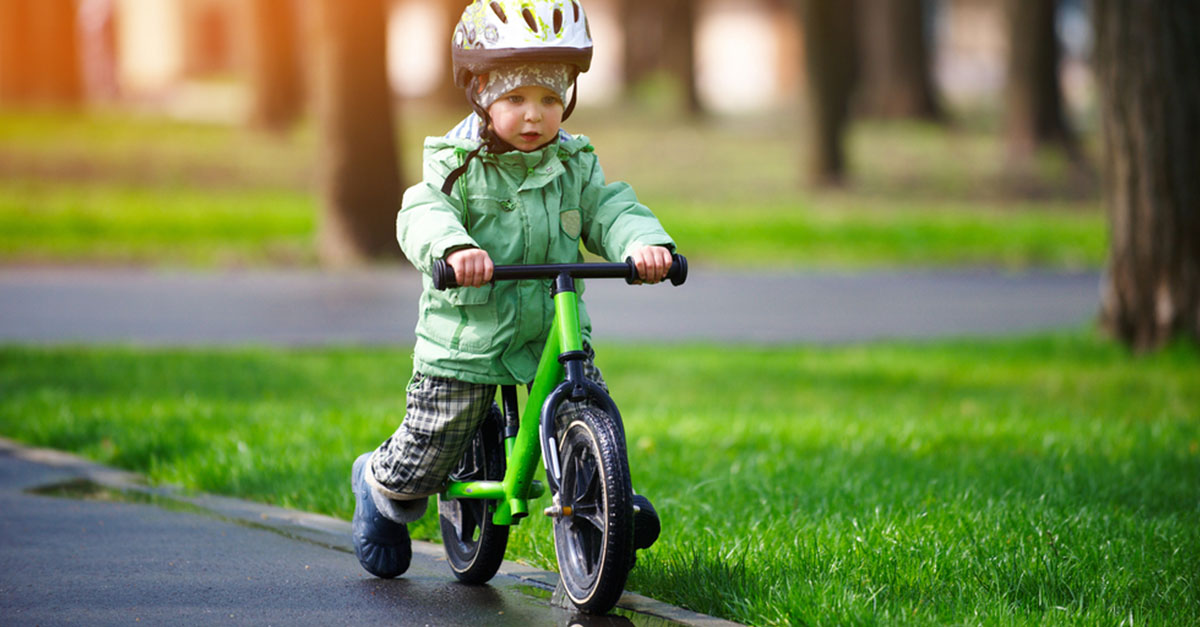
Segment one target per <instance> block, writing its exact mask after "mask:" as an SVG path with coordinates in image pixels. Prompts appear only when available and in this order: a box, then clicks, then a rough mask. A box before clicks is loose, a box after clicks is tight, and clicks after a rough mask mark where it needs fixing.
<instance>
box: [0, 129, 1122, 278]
mask: <svg viewBox="0 0 1200 627" xmlns="http://www.w3.org/2000/svg"><path fill="white" fill-rule="evenodd" d="M402 111H403V113H404V116H403V118H402V124H401V128H400V131H399V135H400V137H401V140H400V143H399V146H400V149H399V151H400V157H401V159H402V169H403V172H404V177H405V180H407V181H413V180H415V177H417V176H418V175H419V171H420V161H419V156H420V152H421V141H422V137H423V136H424V135H427V134H440V133H441V132H443V131H444V130H446V129H448V128H449V127H450V126H452V125H453V123H454V122H455V121H456V118H457V117H459V114H460V113H462V112H457V111H437V110H432V109H427V108H422V107H419V106H417V107H407V108H405V109H403V110H402ZM567 128H568V129H570V130H578V131H581V132H584V133H586V134H588V135H589V136H590V137H591V138H592V141H593V143H594V144H595V145H596V146H597V153H598V154H600V155H601V157H602V163H603V164H604V167H605V171H606V173H607V174H608V176H609V179H610V180H626V181H629V182H630V183H632V184H633V185H634V187H635V188H636V189H637V190H638V193H639V194H640V196H641V198H642V199H643V201H644V202H646V203H647V204H648V205H649V206H651V207H652V208H653V209H654V210H655V211H656V213H657V214H658V215H659V217H660V218H661V220H662V221H663V223H664V224H665V225H666V226H667V228H668V230H669V231H670V232H671V233H672V234H673V235H674V237H675V238H676V240H677V241H678V242H679V244H680V247H681V249H682V250H683V251H684V252H685V253H686V254H688V255H689V256H690V257H691V258H693V259H694V260H695V261H697V262H699V263H703V264H707V265H718V264H720V265H724V266H733V267H763V266H771V267H783V268H799V267H806V268H811V267H842V268H861V267H869V266H909V267H913V266H916V267H930V266H933V267H945V266H958V265H964V264H966V265H972V266H990V267H1000V268H1006V269H1023V268H1029V267H1035V266H1036V267H1047V268H1060V269H1069V270H1078V269H1094V268H1097V267H1099V266H1100V264H1101V263H1102V261H1103V258H1104V254H1105V246H1106V245H1107V239H1106V235H1105V225H1104V218H1103V213H1102V211H1101V208H1100V202H1099V199H1098V195H1097V188H1096V186H1095V185H1094V182H1090V181H1089V179H1088V177H1087V176H1086V175H1081V174H1073V173H1072V172H1071V171H1070V170H1069V168H1066V166H1065V165H1064V163H1063V162H1062V159H1061V158H1056V157H1054V156H1053V155H1048V156H1045V157H1044V158H1042V159H1040V160H1039V161H1038V162H1037V163H1036V165H1035V167H1034V168H1033V169H1032V170H1031V172H1030V173H1028V176H1027V177H1025V178H1023V179H1021V181H1020V182H1019V183H1015V182H1013V181H1012V180H1010V179H1011V175H1010V173H1008V172H1007V171H1006V170H1005V168H1004V167H1003V166H1002V160H1001V159H1000V158H999V156H1000V155H1001V154H1002V146H1001V144H1000V141H999V139H998V137H997V136H996V134H995V133H993V132H991V131H989V130H987V129H985V128H975V127H972V126H970V125H963V126H960V127H956V128H952V129H949V130H947V129H942V128H938V127H933V126H929V125H912V124H878V123H874V124H867V123H864V124H859V125H857V126H856V127H855V129H856V130H855V132H854V133H853V134H852V135H851V137H850V152H851V155H852V159H851V161H852V167H853V168H854V172H855V176H854V183H853V184H852V185H851V186H850V187H848V188H846V189H843V190H837V191H814V190H811V189H805V188H804V187H803V186H802V185H801V184H800V173H801V172H802V171H803V159H802V158H801V155H800V148H799V139H798V136H799V135H800V134H801V133H802V132H803V131H802V130H801V128H800V125H799V124H797V123H796V121H795V120H794V119H793V118H792V117H790V116H786V115H775V116H765V117H751V118H713V119H711V120H708V121H707V122H702V123H701V122H684V121H680V120H677V119H672V118H670V117H668V116H664V115H662V114H659V113H654V112H623V113H622V112H613V111H603V110H586V109H585V110H581V111H580V112H579V113H578V114H577V115H576V117H575V118H573V119H572V120H571V121H570V123H568V124H567ZM315 153H316V141H315V138H314V133H313V130H312V128H311V126H308V125H306V126H303V127H301V128H300V129H299V130H297V131H296V132H295V133H294V134H292V135H288V136H283V137H276V136H269V135H262V134H255V133H249V132H246V131H243V130H240V129H237V128H235V127H229V126H222V125H211V124H210V125H203V124H194V123H184V122H172V121H168V120H164V119H161V118H148V117H138V116H132V115H129V114H118V113H94V114H89V115H86V116H72V115H66V114H55V113H28V112H26V113H20V112H13V111H0V199H2V200H0V263H8V264H13V263H64V262H65V263H80V262H89V263H109V264H125V263H142V264H146V263H153V264H158V265H173V266H183V267H214V266H215V267H233V266H244V265H250V264H259V265H264V264H270V265H278V264H280V263H285V264H292V265H311V264H313V263H315V262H316V258H315V254H314V245H313V242H314V241H315V233H316V229H317V224H318V215H317V214H318V203H317V201H316V199H315V196H314V194H313V191H314V183H313V171H314V167H313V162H314V159H315Z"/></svg>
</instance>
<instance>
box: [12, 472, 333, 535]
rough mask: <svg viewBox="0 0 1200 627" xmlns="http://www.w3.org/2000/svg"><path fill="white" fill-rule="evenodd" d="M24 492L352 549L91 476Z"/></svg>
mask: <svg viewBox="0 0 1200 627" xmlns="http://www.w3.org/2000/svg"><path fill="white" fill-rule="evenodd" d="M25 492H27V493H29V494H37V495H39V496H50V497H55V498H64V499H76V500H84V501H101V502H106V503H132V504H135V505H150V506H153V507H158V508H161V509H165V510H169V511H173V512H182V513H186V514H196V515H199V516H205V517H207V518H212V519H214V520H219V521H221V522H227V523H230V524H234V525H239V526H242V527H248V528H250V529H258V530H261V531H269V532H271V533H274V534H277V535H281V536H283V537H285V538H289V539H291V540H298V541H300V542H305V543H308V544H312V545H315V546H320V547H323V548H327V549H333V550H335V551H340V552H342V553H351V552H353V551H351V550H349V549H347V548H345V547H341V546H337V545H334V544H330V543H327V542H320V541H318V540H314V539H312V538H309V537H305V536H304V535H302V534H297V533H290V532H289V531H287V530H286V529H283V528H280V527H277V526H274V525H265V524H261V523H257V522H254V521H252V520H247V519H245V518H237V517H233V516H225V515H223V514H221V513H219V512H215V511H213V510H211V509H208V508H205V507H201V506H199V505H195V504H193V503H189V502H187V501H186V500H181V499H180V498H179V497H175V496H171V495H167V494H158V493H155V492H154V489H153V488H145V489H126V490H122V489H119V488H112V487H109V486H106V485H101V484H99V483H96V482H95V481H92V480H91V479H85V478H82V477H81V478H77V479H70V480H68V481H63V482H61V483H52V484H50V485H45V486H39V487H35V488H29V489H27V490H25Z"/></svg>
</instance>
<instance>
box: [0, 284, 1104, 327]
mask: <svg viewBox="0 0 1200 627" xmlns="http://www.w3.org/2000/svg"><path fill="white" fill-rule="evenodd" d="M1098 285H1099V277H1098V276H1097V275H1095V274H1094V273H1078V274H1061V273H1047V272H1028V273H1020V274H1004V273H999V272H992V271H982V270H979V271H975V270H967V271H962V270H946V271H930V272H911V271H905V272H901V271H896V272H870V273H841V274H837V273H803V274H772V273H762V274H757V275H755V274H734V273H728V272H719V271H713V270H708V269H705V268H703V267H693V268H692V270H691V276H690V277H689V278H688V281H687V283H686V284H685V285H683V286H681V287H671V286H669V285H656V286H637V287H631V286H628V285H625V283H624V282H622V281H612V280H607V281H601V280H592V281H589V282H588V285H587V288H586V289H587V293H586V296H585V300H586V302H587V305H588V308H589V311H590V312H591V316H592V323H593V327H594V332H595V336H596V337H597V338H598V339H599V338H610V339H623V340H656V341H693V340H715V341H733V342H756V343H780V342H789V343H790V342H815V343H838V342H859V341H869V340H875V339H889V338H936V337H948V336H996V335H1005V334H1012V333H1021V332H1034V331H1041V330H1046V329H1055V328H1062V327H1071V326H1077V325H1080V324H1084V323H1086V322H1088V321H1089V320H1091V319H1092V318H1093V317H1094V315H1095V312H1096V309H1097V303H1098V300H1099V296H1098ZM420 291H421V286H420V278H419V277H418V276H417V274H416V273H415V272H413V271H412V270H410V269H407V268H399V267H396V268H388V269H374V270H369V271H359V272H349V273H319V272H306V271H287V270H282V271H280V270H245V271H237V272H218V273H189V272H171V271H156V270H141V269H105V270H92V269H11V268H10V269H0V342H20V343H62V342H131V343H138V344H159V345H190V344H205V345H210V344H243V343H254V344H280V345H325V344H394V345H406V344H411V343H412V342H413V328H414V327H415V325H416V320H417V299H418V297H419V296H420Z"/></svg>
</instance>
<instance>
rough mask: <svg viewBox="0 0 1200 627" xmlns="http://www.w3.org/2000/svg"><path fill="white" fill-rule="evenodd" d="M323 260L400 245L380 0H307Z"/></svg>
mask: <svg viewBox="0 0 1200 627" xmlns="http://www.w3.org/2000/svg"><path fill="white" fill-rule="evenodd" d="M313 2H314V7H315V9H316V15H315V18H316V21H315V24H316V25H317V29H318V35H317V42H316V43H317V59H316V70H317V71H316V104H317V111H318V119H319V124H320V144H319V146H320V147H319V150H320V159H319V163H318V173H317V178H318V183H319V185H320V190H321V201H322V214H321V216H322V220H321V222H320V226H319V232H318V242H317V244H318V253H319V255H320V257H321V260H322V261H323V262H326V263H329V264H333V265H353V264H357V263H361V262H363V261H365V260H367V259H371V258H379V257H391V256H395V255H397V254H398V253H399V246H398V245H397V244H396V233H395V231H396V227H395V224H396V211H397V210H398V209H399V206H400V177H399V160H398V158H397V155H396V140H395V129H394V127H393V121H392V97H391V89H390V88H389V86H388V79H387V71H386V64H387V50H386V49H387V38H386V32H385V29H386V24H387V19H386V11H385V10H384V6H385V4H384V0H313Z"/></svg>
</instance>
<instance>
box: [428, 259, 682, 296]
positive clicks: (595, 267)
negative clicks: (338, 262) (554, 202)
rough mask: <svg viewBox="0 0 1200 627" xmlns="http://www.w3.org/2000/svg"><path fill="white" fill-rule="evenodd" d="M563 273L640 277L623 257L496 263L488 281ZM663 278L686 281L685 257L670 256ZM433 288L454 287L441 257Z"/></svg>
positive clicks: (436, 263)
mask: <svg viewBox="0 0 1200 627" xmlns="http://www.w3.org/2000/svg"><path fill="white" fill-rule="evenodd" d="M564 272H565V273H567V274H569V275H571V276H572V277H574V278H576V279H625V282H626V283H629V284H633V283H636V282H637V281H639V280H640V277H638V272H637V266H636V265H634V263H633V258H632V257H627V258H626V259H625V263H548V264H540V265H526V266H496V269H495V270H494V271H493V272H492V281H520V280H524V279H554V278H557V277H558V275H560V274H563V273H564ZM667 279H669V280H670V281H671V285H683V282H684V281H686V280H687V258H685V257H684V256H683V255H679V254H672V255H671V269H670V270H668V271H667ZM433 287H434V289H437V290H444V289H449V288H452V287H458V282H457V281H456V280H455V277H454V268H452V267H450V264H448V263H446V260H444V259H438V260H436V261H434V262H433Z"/></svg>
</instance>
